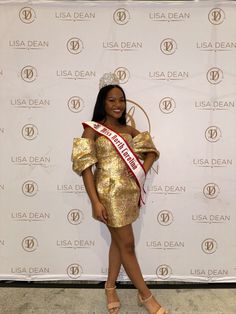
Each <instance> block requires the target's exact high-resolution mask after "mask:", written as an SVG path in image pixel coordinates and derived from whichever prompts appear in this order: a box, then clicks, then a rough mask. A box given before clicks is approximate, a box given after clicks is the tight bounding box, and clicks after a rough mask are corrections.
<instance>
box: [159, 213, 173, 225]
mask: <svg viewBox="0 0 236 314" xmlns="http://www.w3.org/2000/svg"><path fill="white" fill-rule="evenodd" d="M173 220H174V217H173V214H172V212H171V211H169V210H162V211H160V212H159V213H158V215H157V221H158V223H159V224H160V225H162V226H169V225H170V224H171V223H172V222H173Z"/></svg>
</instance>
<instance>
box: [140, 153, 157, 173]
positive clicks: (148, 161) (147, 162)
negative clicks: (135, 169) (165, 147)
mask: <svg viewBox="0 0 236 314" xmlns="http://www.w3.org/2000/svg"><path fill="white" fill-rule="evenodd" d="M156 157H157V155H156V153H152V152H150V153H147V154H146V156H145V159H144V163H143V168H144V170H145V172H146V173H148V171H149V170H150V169H151V168H152V165H153V163H154V161H155V160H156Z"/></svg>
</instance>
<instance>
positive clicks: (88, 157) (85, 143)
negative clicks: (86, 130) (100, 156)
mask: <svg viewBox="0 0 236 314" xmlns="http://www.w3.org/2000/svg"><path fill="white" fill-rule="evenodd" d="M71 161H72V163H73V165H72V169H73V171H75V172H76V173H78V174H79V175H81V174H82V172H83V171H84V170H85V169H86V168H88V167H90V166H92V165H94V164H96V163H97V157H96V147H95V143H94V141H93V140H92V139H90V138H74V140H73V149H72V155H71Z"/></svg>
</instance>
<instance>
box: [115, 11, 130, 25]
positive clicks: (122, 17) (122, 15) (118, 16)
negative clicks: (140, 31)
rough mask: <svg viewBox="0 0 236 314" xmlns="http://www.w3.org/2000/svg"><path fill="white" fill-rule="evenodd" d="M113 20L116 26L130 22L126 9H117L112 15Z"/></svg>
mask: <svg viewBox="0 0 236 314" xmlns="http://www.w3.org/2000/svg"><path fill="white" fill-rule="evenodd" d="M113 19H114V21H115V23H116V24H118V25H125V24H127V23H128V22H129V20H130V14H129V11H128V10H126V9H123V8H121V9H117V10H116V11H115V12H114V14H113Z"/></svg>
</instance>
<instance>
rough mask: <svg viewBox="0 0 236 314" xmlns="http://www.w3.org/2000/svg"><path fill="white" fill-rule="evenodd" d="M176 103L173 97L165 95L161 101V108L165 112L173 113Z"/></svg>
mask: <svg viewBox="0 0 236 314" xmlns="http://www.w3.org/2000/svg"><path fill="white" fill-rule="evenodd" d="M175 107H176V104H175V101H174V99H173V98H171V97H165V98H162V99H161V101H160V102H159V108H160V110H161V112H163V113H167V114H168V113H172V112H173V111H174V110H175Z"/></svg>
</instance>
